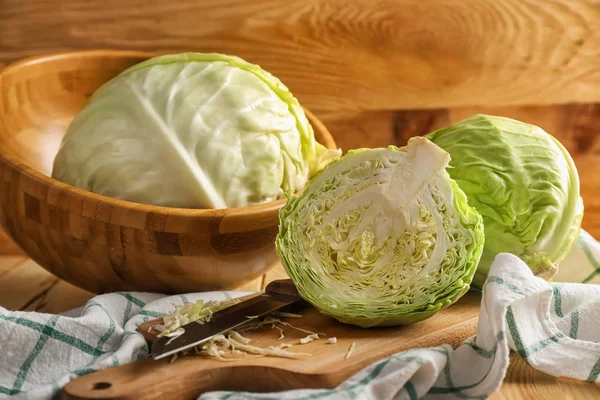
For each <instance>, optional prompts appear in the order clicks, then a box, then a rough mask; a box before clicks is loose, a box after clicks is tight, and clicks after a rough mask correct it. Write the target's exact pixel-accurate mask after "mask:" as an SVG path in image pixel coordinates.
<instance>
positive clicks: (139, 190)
mask: <svg viewBox="0 0 600 400" xmlns="http://www.w3.org/2000/svg"><path fill="white" fill-rule="evenodd" d="M340 154H341V153H340V152H339V151H332V150H328V149H326V148H325V147H324V146H322V145H321V144H319V143H317V142H316V141H315V138H314V132H313V129H312V127H311V125H310V123H309V122H308V120H307V118H306V116H305V114H304V111H303V109H302V108H301V106H300V104H299V103H298V100H297V99H296V98H295V97H294V96H293V95H292V93H291V92H290V91H289V90H288V88H287V87H286V86H284V85H283V83H282V82H280V81H279V80H278V79H277V78H275V77H274V76H273V75H271V74H270V73H268V72H267V71H265V70H263V69H261V68H260V67H259V66H258V65H254V64H250V63H248V62H246V61H244V60H242V59H240V58H237V57H231V56H227V55H221V54H201V53H184V54H176V55H166V56H160V57H156V58H153V59H150V60H147V61H144V62H142V63H140V64H137V65H135V66H133V67H131V68H129V69H127V70H126V71H124V72H123V73H121V74H120V75H119V76H117V77H115V78H114V79H112V80H111V81H109V82H107V83H106V84H105V85H103V86H102V87H101V88H100V89H98V90H97V91H96V93H94V95H93V97H92V98H91V100H90V102H89V103H88V105H87V106H86V107H85V108H84V109H83V110H82V111H81V112H80V113H79V114H78V115H77V116H76V118H75V119H74V121H73V122H72V123H71V125H70V126H69V129H68V131H67V133H66V135H65V137H64V139H63V142H62V144H61V147H60V150H59V152H58V154H57V156H56V158H55V161H54V166H53V171H52V177H54V178H56V179H58V180H60V181H62V182H65V183H67V184H70V185H72V186H76V187H78V188H81V189H85V190H88V191H91V192H95V193H98V194H102V195H105V196H109V197H114V198H119V199H124V200H129V201H134V202H138V203H145V204H154V205H162V206H172V207H185V208H226V207H242V206H247V205H253V204H259V203H264V202H268V201H273V200H276V199H279V198H283V194H284V192H285V191H288V190H291V191H294V192H295V191H300V190H302V189H303V187H304V185H305V184H306V182H307V181H308V179H309V178H310V177H312V176H313V175H315V174H316V173H317V172H318V171H320V170H321V169H322V168H323V167H324V166H325V165H326V164H327V163H328V162H330V161H331V160H332V159H335V158H338V157H339V156H340Z"/></svg>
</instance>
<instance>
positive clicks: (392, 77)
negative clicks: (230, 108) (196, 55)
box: [0, 0, 600, 236]
mask: <svg viewBox="0 0 600 400" xmlns="http://www.w3.org/2000/svg"><path fill="white" fill-rule="evenodd" d="M87 48H118V49H140V50H148V51H157V52H161V53H165V52H183V51H214V52H223V53H229V54H235V55H239V56H241V57H244V58H246V59H247V60H249V61H251V62H255V63H258V64H260V65H262V66H263V67H264V68H266V69H267V70H269V71H270V72H272V73H273V74H275V75H276V76H278V77H279V78H281V79H282V81H283V82H284V83H285V84H286V85H287V86H289V87H290V89H291V90H292V91H293V92H294V94H295V95H296V96H297V97H298V99H299V100H300V101H301V103H302V104H303V105H305V106H306V107H308V108H309V109H311V110H312V111H313V112H314V113H315V114H316V115H317V116H318V117H320V118H321V119H322V120H323V121H324V123H325V124H326V125H327V126H328V127H329V129H330V130H331V131H332V133H333V135H334V136H335V138H336V140H337V142H338V143H339V144H340V146H341V147H342V148H343V149H344V150H348V149H350V148H353V147H363V146H367V147H374V146H384V145H387V144H403V143H404V141H405V139H406V138H407V137H408V136H410V135H411V134H417V133H420V132H426V131H427V129H433V128H435V127H439V126H441V125H443V124H448V123H451V122H455V121H457V120H459V119H460V118H462V117H465V116H467V115H469V114H472V113H474V112H487V113H494V114H499V115H505V116H509V117H516V118H519V119H521V120H524V121H526V122H531V123H536V124H538V125H540V126H541V127H542V128H544V129H546V130H547V131H548V132H550V133H552V134H553V135H555V136H556V137H557V138H558V139H559V140H560V141H561V142H563V143H564V144H565V145H566V147H567V149H568V150H569V151H570V152H571V153H572V154H573V156H574V158H575V162H576V165H577V167H578V169H579V172H580V175H581V181H582V193H583V197H584V200H585V204H586V216H585V218H584V227H585V228H586V229H588V230H589V231H590V232H591V233H592V234H594V235H597V236H600V214H599V213H600V200H598V199H597V198H596V196H595V191H596V189H595V188H596V187H598V184H599V183H600V174H599V173H597V169H598V168H597V165H599V164H600V156H599V155H598V151H599V149H598V144H597V143H596V141H597V136H598V133H599V130H600V127H599V126H600V125H599V124H598V121H599V118H600V115H599V114H600V111H599V108H598V105H597V103H600V3H599V2H598V1H597V0H503V1H498V0H402V1H399V0H297V1H292V0H254V1H249V0H211V1H196V0H170V1H159V0H128V1H125V2H124V1H121V0H104V1H99V0H92V1H83V0H61V1H58V0H55V1H48V0H37V1H32V0H0V65H1V64H3V63H8V62H11V61H14V60H17V59H20V58H23V57H26V56H30V55H37V54H46V53H49V52H55V51H62V50H71V49H87Z"/></svg>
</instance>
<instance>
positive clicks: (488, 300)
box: [0, 232, 600, 400]
mask: <svg viewBox="0 0 600 400" xmlns="http://www.w3.org/2000/svg"><path fill="white" fill-rule="evenodd" d="M596 260H600V244H599V243H597V242H596V241H595V240H594V239H593V238H592V237H591V236H590V235H588V234H587V233H586V232H582V233H581V235H580V239H579V242H578V244H577V246H576V247H575V248H574V249H573V251H572V252H571V254H570V255H569V257H568V259H567V260H566V261H565V262H563V264H562V265H561V268H560V272H559V273H558V275H557V276H556V277H555V279H554V283H548V282H545V281H543V280H541V279H539V278H536V277H534V276H533V275H532V274H531V272H530V271H529V269H528V268H527V267H526V266H525V265H524V264H523V263H522V262H521V261H520V260H519V259H518V258H517V257H514V256H512V255H510V254H501V255H499V256H498V257H497V259H496V261H495V263H494V265H493V266H492V269H491V271H490V276H489V277H488V280H487V282H486V284H485V287H484V291H483V297H482V303H481V304H482V306H481V311H480V318H479V326H478V330H477V334H476V336H474V337H472V338H471V339H469V340H467V341H466V342H465V343H464V344H463V345H461V346H459V347H458V348H457V349H454V350H453V349H452V347H451V346H449V345H442V346H439V347H435V348H423V349H413V350H409V351H404V352H402V353H399V354H396V355H393V356H391V357H389V358H387V359H384V360H381V361H379V362H376V363H374V364H372V365H371V366H369V367H367V368H365V369H364V370H362V371H361V372H359V373H358V374H356V375H355V376H354V377H352V378H351V379H349V380H348V381H346V382H344V383H342V384H341V385H340V386H338V387H336V388H334V389H319V390H295V391H289V392H279V393H262V394H252V393H243V392H233V393H226V392H212V393H206V394H204V395H203V396H202V397H201V399H204V400H213V399H229V400H236V399H253V400H258V399H264V400H270V399H273V400H287V399H306V400H312V399H332V400H333V399H335V400H341V399H377V400H385V399H417V398H427V399H429V398H431V399H436V398H440V399H441V398H443V399H449V398H460V399H480V398H481V399H483V398H486V397H487V396H489V395H490V394H491V393H493V392H494V391H496V390H497V389H498V388H499V387H500V385H501V383H502V381H503V379H504V376H505V373H506V370H507V367H508V363H509V351H510V349H512V350H514V351H516V352H517V353H518V354H519V355H520V356H521V357H523V358H525V359H526V361H527V362H528V363H529V364H530V365H531V366H533V367H534V368H537V369H539V370H541V371H543V372H546V373H548V374H551V375H554V376H565V377H571V378H575V379H580V380H586V381H591V382H594V381H598V380H599V378H598V376H599V375H600V343H598V342H599V341H600V286H599V285H597V284H598V283H600V265H599V264H598V261H596ZM581 282H584V283H587V284H581ZM245 294H247V293H241V292H210V293H195V294H188V295H185V296H170V297H165V296H163V295H159V294H152V293H111V294H106V295H100V296H97V297H95V298H93V299H92V300H90V301H89V302H88V303H87V304H86V305H85V307H83V308H81V309H77V310H73V311H71V312H69V313H66V314H64V315H49V314H41V313H32V312H18V311H14V312H13V311H9V310H6V309H3V308H0V337H1V338H2V339H1V342H0V355H1V356H0V396H4V397H12V398H22V399H49V398H52V397H54V396H55V395H56V394H57V393H58V392H59V391H60V388H61V387H63V386H64V385H65V384H66V383H67V382H69V381H70V380H72V379H74V378H76V377H78V376H81V375H84V374H88V373H91V372H93V371H96V370H100V369H103V368H108V367H111V366H116V365H119V364H123V363H127V362H131V361H135V360H138V359H143V358H145V357H147V355H148V347H147V345H146V342H145V340H144V338H143V337H142V335H141V334H139V333H137V332H136V327H137V326H138V325H139V324H141V323H143V322H145V321H148V320H150V319H153V318H156V317H160V316H162V315H164V313H165V312H168V311H170V310H172V304H173V303H175V304H183V303H186V302H190V301H196V300H198V299H201V298H202V299H205V300H223V299H227V298H231V297H237V296H243V295H245Z"/></svg>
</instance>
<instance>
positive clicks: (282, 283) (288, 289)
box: [265, 279, 300, 297]
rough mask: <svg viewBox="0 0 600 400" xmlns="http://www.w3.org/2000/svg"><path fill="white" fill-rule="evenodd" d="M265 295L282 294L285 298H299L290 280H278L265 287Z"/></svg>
mask: <svg viewBox="0 0 600 400" xmlns="http://www.w3.org/2000/svg"><path fill="white" fill-rule="evenodd" d="M265 293H271V294H282V295H285V296H293V297H300V294H299V293H298V290H297V289H296V286H294V282H292V280H291V279H278V280H276V281H273V282H271V283H269V284H268V285H267V287H266V288H265Z"/></svg>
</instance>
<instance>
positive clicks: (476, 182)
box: [426, 115, 584, 287]
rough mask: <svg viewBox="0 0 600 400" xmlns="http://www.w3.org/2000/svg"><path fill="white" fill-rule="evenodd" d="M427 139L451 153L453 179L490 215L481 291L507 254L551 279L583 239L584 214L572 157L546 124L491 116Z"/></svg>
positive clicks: (480, 274) (479, 280) (469, 120)
mask: <svg viewBox="0 0 600 400" xmlns="http://www.w3.org/2000/svg"><path fill="white" fill-rule="evenodd" d="M426 137H427V138H428V139H430V140H431V141H433V142H434V143H435V144H437V145H438V146H440V147H441V148H443V149H444V150H446V151H447V152H448V153H450V156H451V157H452V159H451V161H450V167H451V168H449V169H448V173H449V174H450V176H451V177H452V178H453V179H454V180H455V181H456V183H457V184H458V186H459V187H460V188H461V189H462V190H463V191H464V192H465V194H466V195H467V197H468V199H469V204H470V205H472V206H473V207H475V208H476V209H477V211H478V212H479V213H480V214H481V215H482V216H483V222H484V225H485V237H486V240H485V247H484V250H483V254H482V256H481V261H480V263H479V267H478V269H477V272H476V273H475V277H474V278H473V287H482V286H483V284H484V282H485V280H486V278H487V274H488V272H489V269H490V267H491V265H492V263H493V261H494V259H495V257H496V255H497V254H498V253H503V252H507V253H512V254H515V255H516V256H518V257H520V258H521V259H522V260H523V261H524V262H525V263H526V264H527V265H529V267H530V268H531V270H532V271H533V273H534V274H535V275H538V276H540V277H542V278H545V279H549V278H551V277H552V276H553V275H554V274H555V273H556V271H557V269H558V263H560V262H561V261H562V260H564V259H565V257H566V256H567V254H568V253H569V251H570V250H571V248H572V247H573V245H574V244H575V242H576V240H577V238H578V236H579V230H580V228H581V221H582V218H583V211H584V207H583V200H582V199H581V196H580V195H579V176H578V174H577V168H576V167H575V163H574V162H573V159H572V158H571V156H570V155H569V153H568V151H567V150H566V149H565V148H564V147H563V146H562V145H561V144H560V142H558V141H557V140H556V139H555V138H554V137H552V136H551V135H549V134H548V133H546V132H545V131H544V130H543V129H541V128H540V127H538V126H535V125H531V124H527V123H525V122H521V121H517V120H514V119H511V118H506V117H496V116H490V115H474V116H472V117H469V118H467V119H464V120H462V121H460V122H458V123H456V124H454V125H452V126H450V127H447V128H443V129H439V130H437V131H435V132H432V133H430V134H429V135H427V136H426Z"/></svg>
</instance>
